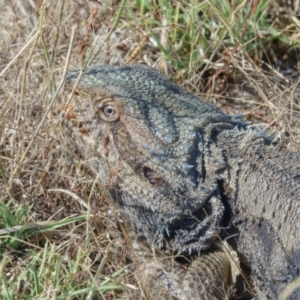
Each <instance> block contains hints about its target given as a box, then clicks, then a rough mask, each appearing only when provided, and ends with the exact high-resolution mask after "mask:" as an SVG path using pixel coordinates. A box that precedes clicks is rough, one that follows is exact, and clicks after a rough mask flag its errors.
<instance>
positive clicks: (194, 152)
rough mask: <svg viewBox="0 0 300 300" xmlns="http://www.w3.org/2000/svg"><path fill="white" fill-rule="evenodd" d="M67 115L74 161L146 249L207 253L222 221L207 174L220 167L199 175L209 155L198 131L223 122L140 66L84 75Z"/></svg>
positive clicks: (71, 79)
mask: <svg viewBox="0 0 300 300" xmlns="http://www.w3.org/2000/svg"><path fill="white" fill-rule="evenodd" d="M79 73H80V72H79V71H73V72H70V73H69V75H68V77H67V83H68V84H69V85H72V84H74V82H75V81H76V79H77V77H78V76H79ZM71 110H72V119H73V126H72V131H73V132H74V136H75V142H76V143H77V145H78V146H79V148H80V151H81V154H82V155H83V157H84V158H85V159H86V162H87V164H88V165H89V166H90V167H91V168H93V169H94V170H95V172H96V173H97V174H98V175H99V176H100V178H101V180H102V182H103V183H104V184H105V186H106V187H107V189H108V190H109V192H110V194H111V195H112V198H113V199H114V200H115V202H116V203H117V204H118V207H119V208H120V210H121V211H122V212H123V214H124V215H125V217H126V218H128V220H129V221H130V222H131V223H132V224H133V226H134V228H135V229H136V230H137V231H138V232H139V233H141V235H143V236H144V237H145V238H146V239H147V241H148V242H149V243H150V244H151V245H158V246H160V247H161V248H164V247H166V248H171V249H173V250H174V251H176V252H178V253H188V254H190V253H191V252H194V251H198V252H199V251H201V250H204V249H206V248H208V247H209V246H210V245H211V243H212V242H213V240H214V238H215V236H216V229H217V228H218V224H219V222H220V220H221V219H222V217H223V205H222V203H221V200H220V190H219V187H218V183H217V180H216V177H217V176H215V174H213V173H214V172H215V173H217V171H218V169H219V168H222V167H220V166H219V165H218V166H216V170H211V171H208V170H207V169H206V163H208V160H209V159H210V158H209V153H208V152H209V151H213V149H212V148H210V149H208V148H207V147H206V145H205V143H208V142H207V141H204V138H203V137H204V131H203V128H205V126H208V124H211V123H214V122H215V123H217V122H226V118H227V116H225V115H223V114H222V113H220V112H219V111H218V110H217V109H216V108H214V107H213V106H211V105H210V104H208V103H205V102H202V101H201V100H200V99H199V98H197V97H195V96H193V95H191V94H189V93H188V92H187V91H185V90H184V89H182V88H180V87H178V86H177V85H175V84H172V83H171V82H170V81H169V80H167V79H166V78H165V77H164V76H162V75H161V74H160V73H159V72H158V71H157V70H155V69H153V68H149V67H146V66H141V65H136V66H121V67H110V66H92V67H90V68H89V69H88V70H87V71H86V72H85V73H83V75H82V77H81V80H80V84H79V86H78V88H77V90H76V92H75V97H74V99H72V102H71ZM74 122H75V123H76V124H77V126H74ZM211 165H213V164H211ZM212 174H213V175H214V176H212Z"/></svg>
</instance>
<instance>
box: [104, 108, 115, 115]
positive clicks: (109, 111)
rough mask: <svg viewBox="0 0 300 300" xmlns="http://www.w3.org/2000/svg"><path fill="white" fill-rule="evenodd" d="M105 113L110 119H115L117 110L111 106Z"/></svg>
mask: <svg viewBox="0 0 300 300" xmlns="http://www.w3.org/2000/svg"><path fill="white" fill-rule="evenodd" d="M105 112H106V115H107V116H108V117H113V115H114V114H115V109H114V108H113V107H111V106H108V107H106V109H105Z"/></svg>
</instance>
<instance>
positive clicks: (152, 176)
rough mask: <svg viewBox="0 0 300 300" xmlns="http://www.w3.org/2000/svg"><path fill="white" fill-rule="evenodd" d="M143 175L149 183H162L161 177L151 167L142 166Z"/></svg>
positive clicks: (159, 184)
mask: <svg viewBox="0 0 300 300" xmlns="http://www.w3.org/2000/svg"><path fill="white" fill-rule="evenodd" d="M143 172H144V176H145V177H146V178H147V180H148V181H149V182H150V183H151V185H155V186H161V185H162V184H163V179H162V178H161V177H159V176H157V174H156V173H155V171H153V170H152V169H150V168H148V167H144V169H143Z"/></svg>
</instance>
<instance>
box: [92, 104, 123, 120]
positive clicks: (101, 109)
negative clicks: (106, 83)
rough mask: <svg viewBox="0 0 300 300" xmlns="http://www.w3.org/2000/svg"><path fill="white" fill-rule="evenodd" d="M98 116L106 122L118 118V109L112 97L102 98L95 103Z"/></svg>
mask: <svg viewBox="0 0 300 300" xmlns="http://www.w3.org/2000/svg"><path fill="white" fill-rule="evenodd" d="M96 108H97V110H98V114H99V116H100V118H101V119H102V120H104V121H106V122H115V121H117V120H119V118H120V109H119V107H118V106H117V103H116V102H114V101H112V99H102V100H100V101H98V102H97V103H96Z"/></svg>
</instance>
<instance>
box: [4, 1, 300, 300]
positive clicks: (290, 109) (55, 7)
mask: <svg viewBox="0 0 300 300" xmlns="http://www.w3.org/2000/svg"><path fill="white" fill-rule="evenodd" d="M198 2H199V1H192V2H191V4H188V3H185V2H184V1H173V2H172V4H171V1H166V0H165V1H163V0H160V1H158V0H156V1H152V2H151V1H146V0H145V1H142V0H140V1H133V0H132V1H129V0H128V1H127V2H126V1H84V0H78V1H71V0H65V1H54V0H48V1H47V0H45V1H41V0H36V1H33V0H31V1H30V0H28V1H17V0H0V7H1V10H2V13H1V15H2V16H1V18H0V37H1V40H0V133H1V134H0V174H1V176H0V186H1V189H0V206H1V209H0V229H1V230H0V238H1V243H0V257H1V265H0V280H1V286H0V298H2V299H101V298H105V299H116V298H122V299H133V298H139V297H140V296H139V295H140V292H139V286H138V283H137V281H136V279H135V277H134V275H133V273H131V272H130V270H131V267H130V253H128V247H127V241H126V239H124V238H123V234H122V231H121V230H120V228H119V225H117V224H118V222H117V221H116V220H117V219H118V218H119V217H118V216H116V215H115V213H114V212H112V210H111V207H110V206H109V204H108V203H107V202H106V199H105V197H104V195H103V193H102V190H103V189H102V188H101V187H100V186H99V184H98V183H97V182H96V180H95V179H94V178H93V177H92V176H90V175H89V174H88V173H87V172H86V170H85V168H84V162H82V161H80V157H79V156H78V154H77V153H74V151H73V149H74V148H73V147H72V141H71V140H70V138H69V137H68V136H67V135H66V134H65V133H64V131H63V129H62V128H61V126H60V118H59V115H58V114H56V113H55V112H56V111H57V110H58V109H59V107H60V104H61V103H62V102H63V101H64V100H65V98H66V95H65V93H64V91H63V88H62V89H60V87H61V86H60V83H61V80H62V79H63V74H64V69H65V68H66V66H68V64H69V68H73V67H80V66H82V67H85V66H86V65H88V64H90V63H91V62H93V63H105V64H124V63H126V64H128V63H140V62H143V63H147V64H150V65H155V66H156V67H157V68H159V69H161V70H162V71H163V72H164V73H165V74H166V75H167V76H169V77H172V80H173V81H176V82H177V83H178V84H181V85H184V86H185V87H187V88H188V89H189V90H191V91H193V92H194V93H197V94H201V95H203V97H205V98H206V99H207V100H208V101H213V102H214V104H216V105H217V106H219V107H221V108H222V109H224V110H225V111H227V112H229V113H232V114H234V113H243V114H245V119H246V120H249V121H253V122H254V123H256V124H259V125H260V126H261V127H262V128H265V129H268V130H270V131H271V132H273V133H274V134H275V135H276V136H278V137H279V138H280V141H281V143H282V146H283V147H288V148H290V149H292V150H297V149H300V146H299V144H297V142H298V141H299V135H300V132H299V128H300V126H299V125H300V121H299V119H300V118H299V105H300V103H299V96H298V95H299V91H300V90H299V87H298V86H299V79H298V78H299V72H298V67H299V64H298V58H299V45H300V35H299V28H300V23H299V21H298V19H297V18H295V14H296V12H297V7H291V6H284V4H282V3H281V4H280V3H279V1H278V2H275V1H270V2H268V1H261V3H260V2H259V1H257V2H255V1H254V2H253V3H258V6H257V7H256V6H255V4H253V6H252V7H250V6H249V4H247V3H248V1H231V2H232V3H233V4H232V6H230V5H229V2H228V3H227V1H201V2H200V3H198ZM262 2H263V3H262ZM295 3H297V1H295ZM278 12H279V13H278ZM298 13H299V9H298ZM74 26H76V28H75V27H74ZM74 28H75V29H76V30H75V29H74ZM74 30H75V31H74ZM72 38H73V39H74V45H73V47H71V49H72V55H71V57H70V59H68V49H69V48H70V43H71V40H72ZM4 229H5V230H4ZM111 247H113V249H114V251H110V249H111Z"/></svg>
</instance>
